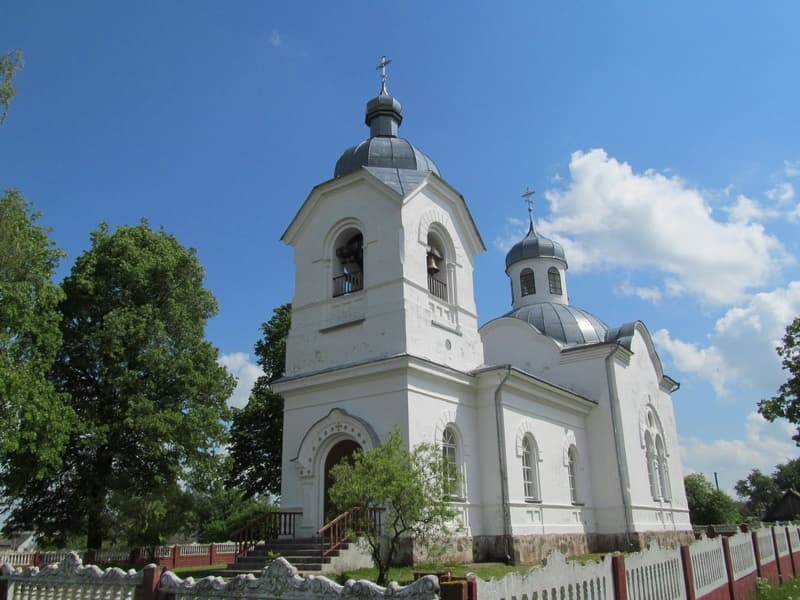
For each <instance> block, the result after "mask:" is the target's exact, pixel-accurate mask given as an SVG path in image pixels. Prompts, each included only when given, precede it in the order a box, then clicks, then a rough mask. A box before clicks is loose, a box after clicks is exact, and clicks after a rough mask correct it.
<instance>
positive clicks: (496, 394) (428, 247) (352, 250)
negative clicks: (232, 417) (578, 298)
mask: <svg viewBox="0 0 800 600" xmlns="http://www.w3.org/2000/svg"><path fill="white" fill-rule="evenodd" d="M386 64H388V61H386V60H385V59H384V60H382V62H381V65H379V66H381V67H382V77H381V89H380V93H379V94H378V95H377V96H376V97H375V98H372V99H371V100H369V101H368V102H367V107H366V125H367V126H368V127H369V137H368V138H367V139H366V140H364V141H362V142H360V143H359V144H357V145H355V146H352V147H350V148H348V149H346V150H345V151H344V152H343V153H342V155H341V156H340V157H339V159H338V161H337V162H336V166H335V169H334V172H333V177H332V178H331V179H329V180H328V181H325V182H322V183H320V184H318V185H316V186H315V187H314V188H313V189H312V190H311V192H310V194H309V196H308V198H306V200H305V202H304V203H303V204H302V206H300V208H299V210H298V212H297V214H296V215H295V217H294V219H293V220H292V222H291V223H290V224H289V226H288V228H287V229H286V231H285V233H284V234H283V237H282V241H284V242H285V243H286V244H288V245H290V246H291V247H292V248H293V251H294V264H295V292H294V298H293V301H292V325H291V331H290V333H289V337H288V340H287V346H286V372H285V373H286V374H285V376H284V377H283V378H282V379H281V380H279V381H278V382H276V383H275V385H274V389H275V391H276V392H278V393H280V394H281V395H283V397H284V401H285V404H284V426H283V464H282V469H283V474H282V489H281V510H294V511H298V512H302V517H300V520H299V523H298V535H302V536H304V537H312V536H313V535H314V534H315V532H316V531H317V530H318V529H319V528H320V527H321V526H323V525H324V524H325V523H326V521H327V520H328V519H329V518H330V515H331V507H330V506H329V501H328V495H327V489H328V486H329V485H330V483H331V482H330V478H329V476H328V471H329V470H330V468H331V467H332V466H333V465H335V464H336V463H337V462H339V461H340V460H342V459H343V458H344V457H346V456H349V455H350V454H351V453H352V452H353V451H355V450H356V449H359V448H362V449H365V450H368V449H370V448H373V447H375V446H376V445H378V444H380V443H381V440H382V439H384V438H385V436H386V435H387V434H388V432H390V431H391V430H392V429H398V430H399V431H400V432H401V433H402V435H403V437H404V439H405V440H406V441H407V443H408V445H409V448H411V447H413V446H415V445H416V444H419V443H421V442H433V443H435V444H437V445H438V446H439V447H441V451H442V456H443V457H444V459H445V460H446V461H447V462H448V463H450V465H451V466H453V467H454V469H456V470H457V472H458V473H460V475H461V476H460V477H459V478H458V480H457V481H454V482H453V485H452V486H451V493H452V499H451V500H452V503H453V506H454V507H455V508H456V510H457V511H458V515H459V516H458V520H459V525H460V527H459V530H458V534H457V535H458V537H457V538H454V539H453V543H452V544H451V545H450V547H449V548H448V554H449V557H450V558H452V559H454V560H461V561H481V560H513V561H515V562H531V561H534V560H537V559H540V558H542V557H543V556H545V555H546V554H547V552H549V551H550V550H551V549H553V548H558V549H560V550H561V551H562V552H565V553H568V554H571V555H579V554H584V553H587V552H591V551H608V550H615V549H620V550H623V549H636V548H640V547H642V546H643V545H645V544H646V543H648V542H649V541H650V540H653V539H658V540H660V541H661V542H662V543H675V542H678V541H685V540H688V539H691V538H692V536H691V524H690V522H689V511H688V507H687V502H686V495H685V491H684V487H683V476H682V468H681V460H680V455H679V449H678V438H677V433H676V426H675V416H674V412H673V407H672V399H671V394H672V392H674V391H676V390H677V389H678V387H679V386H678V384H677V383H676V382H675V381H674V380H673V379H671V378H670V377H669V376H668V375H666V374H665V373H664V372H663V368H662V364H661V361H660V359H659V357H658V354H657V352H656V348H655V347H654V345H653V340H652V338H651V336H650V334H649V332H648V330H647V328H646V327H645V325H644V324H643V323H642V322H640V321H632V322H629V323H625V324H623V325H621V326H619V327H608V326H607V325H606V324H605V323H603V321H601V320H600V319H599V318H598V317H595V316H594V315H592V314H591V313H589V312H587V311H585V310H582V309H580V308H577V307H575V306H572V305H571V304H570V301H569V294H568V286H567V267H568V262H567V258H568V257H567V256H566V255H565V252H564V249H563V247H562V246H561V245H560V244H559V243H558V242H556V241H554V240H551V239H548V238H547V237H545V236H543V235H541V234H540V233H538V232H537V231H536V228H535V227H534V223H533V219H532V217H531V219H530V226H529V229H528V233H527V235H526V236H525V237H524V238H523V239H521V240H520V241H519V242H518V243H517V244H516V245H514V246H513V248H511V250H510V251H509V252H508V254H507V256H506V261H505V265H506V273H507V275H508V277H509V279H510V283H511V286H510V290H511V291H510V298H509V300H510V310H509V311H508V312H507V313H505V314H503V315H499V316H496V317H493V318H489V319H488V320H486V319H485V318H484V320H486V322H485V324H483V325H482V326H479V317H478V314H477V309H476V305H475V294H474V289H473V268H474V264H475V257H476V256H477V255H478V254H480V253H481V252H483V251H484V250H485V246H484V243H483V240H482V239H481V235H480V233H479V231H478V228H477V225H476V223H475V221H474V220H473V218H472V216H471V215H470V211H469V207H468V206H467V202H466V200H465V199H464V197H463V196H461V194H460V193H459V192H458V191H457V190H456V189H455V188H454V187H453V186H452V184H451V182H448V181H447V180H445V179H444V177H443V176H442V175H441V174H440V173H439V171H438V169H437V167H436V164H435V162H434V161H433V160H432V159H431V158H430V157H429V156H427V155H425V154H424V153H423V152H422V151H420V150H419V149H418V148H416V147H415V146H414V145H413V144H411V143H410V142H409V141H408V140H406V139H403V138H401V137H399V135H398V129H399V127H400V124H401V122H402V114H401V106H400V103H399V102H398V100H397V99H396V98H394V97H393V96H391V95H390V94H389V93H388V91H387V87H386V71H385V66H386Z"/></svg>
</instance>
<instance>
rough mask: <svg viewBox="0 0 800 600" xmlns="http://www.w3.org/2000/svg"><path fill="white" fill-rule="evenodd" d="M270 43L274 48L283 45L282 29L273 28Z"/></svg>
mask: <svg viewBox="0 0 800 600" xmlns="http://www.w3.org/2000/svg"><path fill="white" fill-rule="evenodd" d="M269 43H270V44H271V45H272V47H273V48H278V47H280V46H282V45H283V36H282V35H281V33H280V31H278V30H277V29H273V30H272V31H271V32H270V34H269Z"/></svg>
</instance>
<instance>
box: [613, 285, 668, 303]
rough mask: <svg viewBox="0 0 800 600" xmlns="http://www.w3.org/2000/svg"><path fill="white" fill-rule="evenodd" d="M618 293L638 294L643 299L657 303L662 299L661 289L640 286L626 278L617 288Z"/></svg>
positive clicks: (624, 294) (625, 294)
mask: <svg viewBox="0 0 800 600" xmlns="http://www.w3.org/2000/svg"><path fill="white" fill-rule="evenodd" d="M616 291H617V293H619V294H622V295H623V296H636V297H638V298H641V299H642V300H646V301H648V302H653V303H656V302H658V301H659V300H661V295H662V294H661V290H660V289H658V288H655V287H638V286H635V285H633V284H631V282H630V281H629V280H625V281H623V282H622V284H621V285H619V286H618V287H617V288H616Z"/></svg>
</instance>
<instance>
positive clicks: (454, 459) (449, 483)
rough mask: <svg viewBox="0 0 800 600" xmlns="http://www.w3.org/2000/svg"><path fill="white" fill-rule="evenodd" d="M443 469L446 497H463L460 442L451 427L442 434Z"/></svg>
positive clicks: (446, 428)
mask: <svg viewBox="0 0 800 600" xmlns="http://www.w3.org/2000/svg"><path fill="white" fill-rule="evenodd" d="M442 467H443V468H444V471H445V473H444V485H445V495H447V496H450V497H451V498H460V497H461V479H460V477H459V468H458V441H457V438H456V433H455V431H453V429H452V428H451V427H445V429H444V431H443V432H442Z"/></svg>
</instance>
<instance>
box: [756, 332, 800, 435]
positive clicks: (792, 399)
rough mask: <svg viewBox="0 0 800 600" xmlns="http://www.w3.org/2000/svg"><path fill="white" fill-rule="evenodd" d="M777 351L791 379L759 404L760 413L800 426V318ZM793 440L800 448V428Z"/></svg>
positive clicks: (772, 418)
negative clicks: (773, 394)
mask: <svg viewBox="0 0 800 600" xmlns="http://www.w3.org/2000/svg"><path fill="white" fill-rule="evenodd" d="M776 350H777V352H778V356H780V357H781V361H782V365H783V369H784V370H785V371H788V373H789V379H787V380H786V382H785V383H783V384H782V385H781V386H780V387H779V388H778V393H777V394H776V395H775V396H773V397H772V398H770V399H769V400H762V401H761V402H759V403H758V412H760V413H761V414H762V415H763V416H764V418H765V419H767V420H769V421H774V420H775V419H777V418H779V417H780V418H783V419H786V420H787V421H789V422H790V423H794V424H795V425H800V317H796V318H795V320H794V321H792V323H791V324H790V325H789V326H788V327H787V328H786V335H784V336H783V344H782V345H780V346H779V347H778V348H776ZM792 439H793V440H794V441H795V442H796V443H797V445H798V446H800V426H798V428H797V431H796V433H795V434H794V435H793V436H792Z"/></svg>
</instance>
